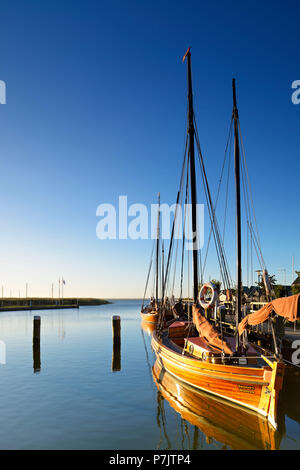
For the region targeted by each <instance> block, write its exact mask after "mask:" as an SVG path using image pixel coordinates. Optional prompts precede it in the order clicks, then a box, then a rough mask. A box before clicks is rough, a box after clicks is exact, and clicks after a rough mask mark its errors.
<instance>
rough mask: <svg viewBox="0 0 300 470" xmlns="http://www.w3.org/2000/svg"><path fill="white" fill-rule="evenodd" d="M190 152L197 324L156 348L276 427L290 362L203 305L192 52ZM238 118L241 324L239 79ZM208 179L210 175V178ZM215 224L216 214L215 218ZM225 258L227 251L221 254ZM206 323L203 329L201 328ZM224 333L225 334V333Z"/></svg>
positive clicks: (186, 373) (185, 376)
mask: <svg viewBox="0 0 300 470" xmlns="http://www.w3.org/2000/svg"><path fill="white" fill-rule="evenodd" d="M185 59H187V72H188V150H189V184H190V193H191V206H192V231H193V234H194V237H195V238H194V239H195V243H194V244H193V252H192V255H193V256H192V257H193V301H194V305H193V320H194V323H196V324H197V329H198V331H197V330H196V329H195V327H194V325H193V324H192V322H188V321H182V322H178V321H177V322H174V323H173V324H171V325H169V327H168V328H164V326H163V325H164V322H163V321H161V322H160V328H158V329H157V331H156V332H154V334H153V337H152V347H153V349H154V351H155V353H156V356H157V361H158V363H159V365H160V366H161V368H162V369H163V370H165V371H167V372H169V373H170V374H171V375H173V376H174V377H175V378H178V379H180V380H181V381H182V382H184V383H186V384H188V385H189V386H192V387H194V388H195V389H199V390H204V391H206V392H209V393H211V394H213V395H215V396H217V397H220V398H222V399H226V400H229V401H230V402H233V403H236V404H238V405H241V406H243V407H245V408H247V409H250V410H253V411H255V412H257V413H259V414H261V415H263V416H265V417H267V418H268V420H269V422H270V423H271V424H272V425H273V427H274V428H276V414H277V403H278V396H279V392H280V390H281V388H282V381H283V373H284V364H283V363H282V362H281V361H280V360H278V359H277V357H276V356H275V355H274V354H270V355H269V354H268V355H262V354H261V350H259V349H258V348H257V347H256V346H254V345H250V346H248V349H247V350H246V348H243V344H241V341H240V340H239V337H238V336H236V338H234V337H233V336H232V337H230V336H224V335H223V334H221V337H220V336H219V334H218V332H217V331H216V330H214V329H213V327H212V326H211V327H210V326H209V322H207V320H206V319H205V317H204V316H203V315H202V314H201V313H203V311H202V310H201V308H199V302H198V285H199V284H198V282H199V279H198V249H197V212H196V204H197V199H196V173H195V156H194V154H195V152H194V139H195V126H194V111H193V93H192V74H191V53H190V49H188V51H187V53H186V54H185V56H184V60H185ZM233 120H234V133H235V134H234V135H235V138H234V144H235V183H236V184H235V186H236V230H237V295H236V299H237V300H236V323H237V324H238V323H239V322H240V321H241V316H242V302H241V291H242V288H241V286H242V278H241V208H240V166H239V165H240V162H239V159H240V156H239V136H238V111H237V104H236V92H235V81H234V80H233ZM205 178H206V175H205ZM212 219H213V222H214V219H215V215H214V213H213V216H212ZM221 255H222V252H221ZM201 325H202V326H201ZM221 333H222V332H221Z"/></svg>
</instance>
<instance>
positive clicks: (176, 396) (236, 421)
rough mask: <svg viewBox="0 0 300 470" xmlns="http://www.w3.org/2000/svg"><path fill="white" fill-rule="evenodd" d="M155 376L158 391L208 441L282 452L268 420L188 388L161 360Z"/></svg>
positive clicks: (237, 447) (157, 363)
mask: <svg viewBox="0 0 300 470" xmlns="http://www.w3.org/2000/svg"><path fill="white" fill-rule="evenodd" d="M152 374H153V379H154V382H155V384H156V386H157V388H158V390H159V391H160V393H161V394H162V396H163V397H164V398H165V399H166V400H167V401H168V403H169V404H170V405H171V407H172V408H173V409H174V410H175V411H176V412H178V413H180V415H181V417H182V418H183V419H185V420H188V421H189V422H190V423H191V424H192V425H194V426H197V427H198V428H199V429H200V430H201V431H202V432H203V433H204V434H205V435H206V437H207V440H208V441H210V439H212V438H213V439H215V440H217V441H218V442H221V443H222V444H225V445H226V446H230V447H231V448H232V449H239V450H241V449H242V450H252V449H253V450H254V449H255V450H260V449H264V450H275V449H278V448H279V444H280V435H279V433H278V432H277V431H275V430H274V428H273V427H272V426H271V425H270V424H269V423H268V420H267V419H266V418H263V417H260V416H259V415H258V414H257V413H254V412H250V411H248V410H245V409H244V408H242V407H240V406H238V405H235V404H233V403H232V404H231V403H230V402H228V401H227V400H222V399H220V398H216V397H213V396H212V395H210V394H208V393H206V392H203V391H200V390H196V389H195V388H193V387H190V386H188V385H186V384H184V383H183V382H181V381H180V380H178V379H175V378H174V377H173V376H172V375H171V374H169V373H168V372H166V371H165V370H164V369H163V368H162V367H161V366H160V364H159V361H158V360H156V362H155V364H154V366H153V369H152Z"/></svg>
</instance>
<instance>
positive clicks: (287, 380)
mask: <svg viewBox="0 0 300 470" xmlns="http://www.w3.org/2000/svg"><path fill="white" fill-rule="evenodd" d="M299 396H300V369H299V368H298V367H287V368H286V372H285V377H284V382H283V387H282V391H281V400H282V404H283V405H282V406H283V409H284V413H285V415H286V416H288V417H289V418H290V419H292V420H294V421H297V423H299V424H300V401H299Z"/></svg>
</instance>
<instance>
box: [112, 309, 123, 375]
mask: <svg viewBox="0 0 300 470" xmlns="http://www.w3.org/2000/svg"><path fill="white" fill-rule="evenodd" d="M112 337H113V352H112V365H111V369H112V371H113V372H118V371H120V370H121V318H120V317H119V316H118V315H114V316H113V317H112Z"/></svg>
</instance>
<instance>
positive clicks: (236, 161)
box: [232, 78, 242, 323]
mask: <svg viewBox="0 0 300 470" xmlns="http://www.w3.org/2000/svg"><path fill="white" fill-rule="evenodd" d="M232 92H233V112H232V116H233V120H234V168H235V190H236V240H237V241H236V243H237V246H236V249H237V251H236V279H237V290H236V322H237V323H239V322H240V321H241V320H242V248H241V188H240V146H239V128H238V120H239V113H238V109H237V104H236V90H235V78H233V79H232Z"/></svg>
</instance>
